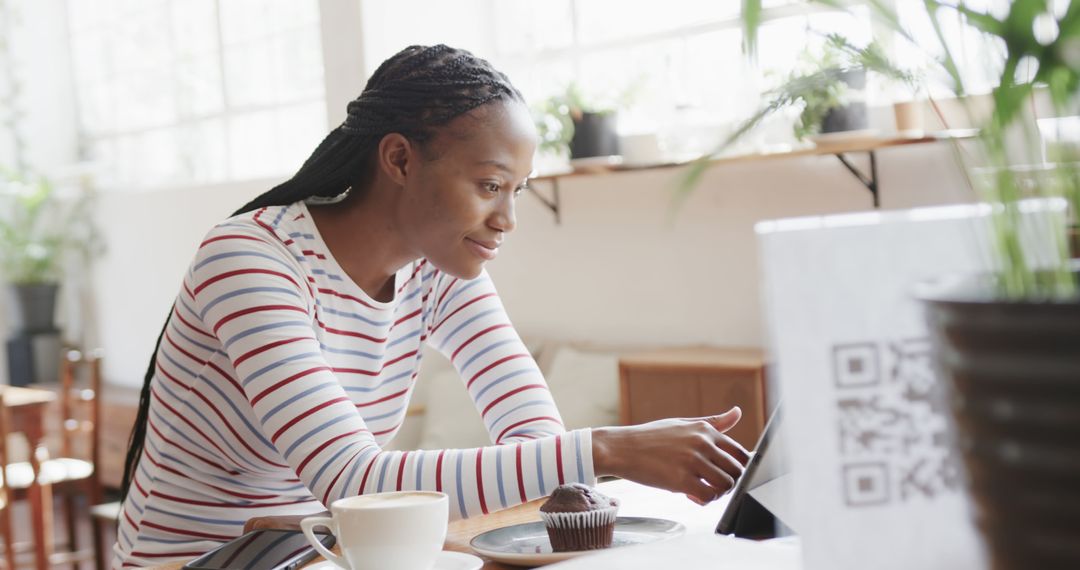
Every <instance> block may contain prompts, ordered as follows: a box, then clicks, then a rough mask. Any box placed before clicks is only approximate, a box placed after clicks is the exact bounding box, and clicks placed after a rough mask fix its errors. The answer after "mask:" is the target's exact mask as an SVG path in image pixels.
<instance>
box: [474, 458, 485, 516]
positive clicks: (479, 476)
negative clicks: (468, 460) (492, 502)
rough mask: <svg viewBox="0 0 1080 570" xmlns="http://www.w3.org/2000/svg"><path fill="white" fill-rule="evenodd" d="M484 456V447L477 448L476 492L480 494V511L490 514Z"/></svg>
mask: <svg viewBox="0 0 1080 570" xmlns="http://www.w3.org/2000/svg"><path fill="white" fill-rule="evenodd" d="M483 457H484V448H483V447H478V448H476V494H478V495H479V496H480V511H481V512H483V513H484V514H485V515H486V514H488V509H487V501H485V500H484V474H483V472H482V471H483V470H482V469H481V463H482V461H483Z"/></svg>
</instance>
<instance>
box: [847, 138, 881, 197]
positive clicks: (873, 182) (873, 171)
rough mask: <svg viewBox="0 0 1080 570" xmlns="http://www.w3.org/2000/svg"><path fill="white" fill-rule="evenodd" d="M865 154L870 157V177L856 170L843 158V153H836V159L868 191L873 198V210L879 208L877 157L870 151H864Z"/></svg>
mask: <svg viewBox="0 0 1080 570" xmlns="http://www.w3.org/2000/svg"><path fill="white" fill-rule="evenodd" d="M866 154H868V155H870V176H867V175H866V173H865V172H863V171H861V170H859V169H858V168H856V167H855V165H854V164H852V163H851V161H849V160H848V159H847V157H846V156H844V153H842V152H838V153H836V158H839V159H840V162H842V163H843V164H844V166H846V167H847V169H848V170H850V171H851V173H852V174H854V175H855V178H858V179H859V182H861V183H862V185H863V186H866V189H867V190H869V191H870V194H871V195H872V196H873V198H874V208H880V207H881V196H880V195H879V193H878V175H877V155H876V154H875V153H874V151H872V150H868V151H866Z"/></svg>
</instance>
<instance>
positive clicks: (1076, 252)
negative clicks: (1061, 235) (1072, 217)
mask: <svg viewBox="0 0 1080 570" xmlns="http://www.w3.org/2000/svg"><path fill="white" fill-rule="evenodd" d="M1068 231H1069V233H1068V236H1069V257H1071V258H1073V259H1080V226H1077V225H1072V226H1069V230H1068Z"/></svg>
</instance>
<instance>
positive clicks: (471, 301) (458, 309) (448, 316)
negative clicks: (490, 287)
mask: <svg viewBox="0 0 1080 570" xmlns="http://www.w3.org/2000/svg"><path fill="white" fill-rule="evenodd" d="M494 296H495V293H484V294H483V295H480V296H479V297H473V298H472V299H469V301H468V302H467V303H465V304H464V305H462V306H460V307H458V308H456V309H454V311H453V312H452V313H450V314H449V315H446V318H445V319H443V320H441V321H439V324H437V325H435V327H434V328H432V329H431V332H435V331H437V330H439V327H441V326H443V323H445V322H446V321H449V320H450V318H451V317H453V316H454V315H456V314H458V313H460V312H461V311H462V310H464V309H465V307H468V306H469V305H471V304H473V303H476V302H477V301H482V300H484V299H487V298H488V297H494Z"/></svg>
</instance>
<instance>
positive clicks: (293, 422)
mask: <svg viewBox="0 0 1080 570" xmlns="http://www.w3.org/2000/svg"><path fill="white" fill-rule="evenodd" d="M347 401H349V397H348V396H342V397H340V398H334V399H333V400H327V401H325V402H323V403H321V404H319V405H318V406H315V407H314V408H310V409H308V410H307V411H306V412H304V413H302V414H300V415H298V416H296V417H295V418H293V419H291V420H289V421H288V422H285V425H283V426H281V429H279V430H277V431H276V432H274V436H273V437H271V438H270V441H271V442H273V443H277V440H278V438H279V437H281V434H283V433H285V432H286V431H289V428H291V427H293V426H294V425H296V424H298V423H300V420H303V419H304V418H306V417H308V416H310V415H311V414H314V413H315V412H317V411H319V410H322V409H325V408H328V407H330V406H333V405H334V404H337V403H339V402H347Z"/></svg>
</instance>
